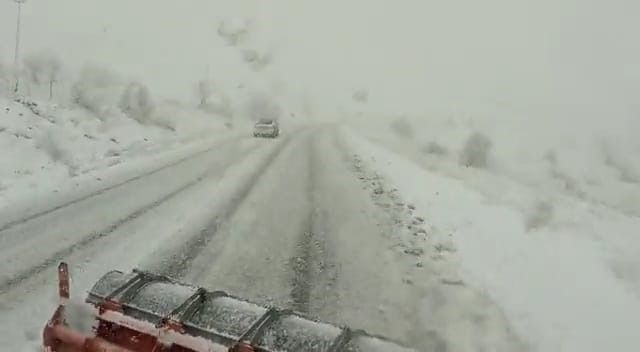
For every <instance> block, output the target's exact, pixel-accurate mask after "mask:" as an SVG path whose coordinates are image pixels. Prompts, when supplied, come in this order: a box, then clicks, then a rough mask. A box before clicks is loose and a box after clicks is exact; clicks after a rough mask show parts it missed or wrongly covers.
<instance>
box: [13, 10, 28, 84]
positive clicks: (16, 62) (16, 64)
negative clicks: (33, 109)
mask: <svg viewBox="0 0 640 352" xmlns="http://www.w3.org/2000/svg"><path fill="white" fill-rule="evenodd" d="M13 1H14V2H15V3H16V4H18V21H17V25H16V50H15V53H14V55H15V56H14V61H13V65H14V69H15V70H16V72H15V74H16V86H15V88H14V89H13V91H14V93H16V94H17V93H18V89H19V88H20V61H19V60H20V54H19V53H20V15H21V13H22V4H24V3H25V2H26V1H27V0H13Z"/></svg>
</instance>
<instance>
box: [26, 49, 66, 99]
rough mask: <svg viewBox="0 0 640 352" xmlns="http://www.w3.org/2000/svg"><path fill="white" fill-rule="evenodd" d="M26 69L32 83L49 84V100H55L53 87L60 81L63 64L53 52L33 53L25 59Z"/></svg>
mask: <svg viewBox="0 0 640 352" xmlns="http://www.w3.org/2000/svg"><path fill="white" fill-rule="evenodd" d="M24 67H25V70H26V73H27V77H28V78H29V81H30V82H31V83H34V84H37V85H40V84H47V85H48V87H49V99H53V87H54V84H55V83H56V82H57V81H58V80H59V78H60V77H59V76H60V71H61V69H62V62H61V61H60V59H59V58H58V56H57V55H56V54H55V53H54V52H53V51H51V50H43V51H39V52H36V53H32V54H30V55H28V56H27V57H25V58H24Z"/></svg>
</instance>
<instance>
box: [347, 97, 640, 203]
mask: <svg viewBox="0 0 640 352" xmlns="http://www.w3.org/2000/svg"><path fill="white" fill-rule="evenodd" d="M497 110H500V109H495V111H487V112H482V111H478V112H474V113H464V112H450V111H442V112H433V113H428V114H424V115H422V116H398V117H392V118H389V117H387V118H383V117H374V118H366V119H361V120H360V121H357V122H353V123H352V125H353V126H355V127H356V128H357V130H358V131H359V132H360V133H361V134H363V135H365V136H367V137H368V138H370V139H373V140H375V141H378V142H382V143H383V144H384V145H386V146H388V147H391V148H392V149H393V150H394V151H397V152H398V153H400V154H402V155H405V156H408V157H410V158H412V159H413V160H415V161H418V162H420V163H424V164H426V165H429V167H431V168H437V169H438V170H439V171H440V172H442V173H446V174H448V175H449V176H452V177H455V178H463V179H465V180H466V181H468V182H474V183H475V184H476V186H478V187H481V185H482V184H486V182H484V180H481V181H480V180H476V178H478V177H480V178H482V177H484V175H485V174H473V176H472V177H467V176H468V175H469V173H464V172H461V171H460V170H461V168H460V167H459V166H460V164H469V163H470V165H471V166H476V167H477V168H482V169H485V170H487V171H489V172H488V173H487V174H486V175H487V176H488V177H492V176H494V175H497V176H500V177H506V178H509V179H511V180H513V181H516V182H518V183H520V184H522V185H523V186H527V187H532V188H535V189H537V191H538V192H539V198H540V201H553V198H554V197H555V196H556V195H557V194H562V195H566V196H571V197H574V198H577V199H580V200H583V201H586V202H589V203H594V204H606V205H608V206H610V207H613V208H615V209H616V210H618V211H621V212H624V213H626V214H634V215H640V140H639V139H638V138H637V136H636V134H637V132H636V131H638V130H640V120H638V119H637V118H634V117H624V116H623V115H620V116H623V117H619V116H615V117H612V118H611V119H605V118H602V116H606V115H605V113H602V114H598V113H597V112H592V113H585V114H580V113H576V112H572V113H571V114H569V113H567V114H566V115H563V114H561V113H558V112H554V113H536V112H535V111H533V110H532V111H526V112H522V111H513V112H510V111H506V110H505V111H497ZM503 110H504V109H503ZM611 114H613V113H611ZM469 158H475V159H472V160H470V159H469ZM483 192H485V193H487V192H488V193H496V192H495V190H493V189H491V188H490V187H489V188H487V189H484V190H483Z"/></svg>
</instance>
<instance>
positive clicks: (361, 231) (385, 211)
mask: <svg viewBox="0 0 640 352" xmlns="http://www.w3.org/2000/svg"><path fill="white" fill-rule="evenodd" d="M345 138H348V134H346V133H341V131H340V130H339V129H338V128H335V127H333V126H319V127H313V128H308V129H301V130H299V131H297V132H295V133H291V134H289V135H284V136H282V138H280V139H277V140H268V139H251V138H236V139H228V140H225V141H221V142H220V143H218V144H215V145H214V146H213V147H211V148H210V149H208V150H206V151H203V152H199V153H196V154H194V155H192V156H190V157H187V158H183V159H181V160H177V161H176V162H174V163H170V164H168V165H156V167H155V168H152V169H149V170H146V171H145V172H141V174H140V175H139V177H135V178H132V179H130V180H128V181H125V182H121V183H119V184H116V185H115V186H112V187H107V188H106V189H104V190H102V191H97V192H94V193H92V194H91V195H89V196H86V195H85V196H83V197H81V196H80V195H78V200H76V201H69V202H67V203H65V204H50V209H54V210H53V211H50V212H46V211H45V212H40V213H38V214H35V215H33V214H25V215H24V217H23V218H22V219H9V220H10V221H9V220H7V221H5V218H4V217H3V216H2V214H0V258H2V262H3V270H2V271H0V315H1V316H2V317H3V319H2V323H0V340H1V341H2V342H3V346H5V347H7V346H9V347H10V348H9V349H8V350H14V351H35V350H37V347H38V346H39V343H40V332H41V328H42V325H43V324H44V322H45V321H46V319H47V317H48V316H49V314H50V313H51V312H52V310H53V307H54V305H55V299H56V297H55V278H56V275H55V266H56V264H57V263H58V262H59V261H62V260H64V261H67V262H69V263H70V265H71V268H72V275H73V290H74V292H72V295H76V297H82V296H83V294H84V291H85V290H86V289H88V288H89V287H90V286H91V284H92V283H93V282H94V281H95V280H97V279H98V278H99V277H100V276H101V275H102V274H103V273H104V272H106V271H108V270H112V269H118V270H124V271H127V270H130V269H132V268H134V267H139V268H143V269H148V270H153V271H156V272H161V273H165V274H168V275H171V276H173V277H176V278H179V279H182V280H183V281H187V282H191V283H193V284H197V285H202V286H205V287H207V288H209V289H215V290H225V291H228V292H229V293H232V294H234V295H237V296H241V297H244V298H247V299H250V300H254V301H257V302H260V303H274V304H278V305H280V306H283V307H291V308H295V309H297V310H299V311H302V312H305V313H308V314H309V315H311V316H313V317H318V318H320V319H324V320H328V321H331V322H335V323H338V324H348V325H350V326H352V327H354V328H362V329H365V330H367V331H369V332H371V333H375V334H381V335H384V336H387V337H389V338H392V339H395V340H398V341H402V342H403V343H404V344H407V345H409V346H413V347H417V348H419V349H420V350H425V351H481V350H483V351H520V350H525V347H524V345H523V344H522V343H521V342H520V341H519V339H518V338H517V337H516V336H515V335H514V334H513V333H512V329H511V328H510V326H509V324H508V323H507V321H506V319H505V318H504V316H503V314H502V312H501V310H500V308H499V307H497V306H496V305H495V304H494V303H493V302H492V301H491V300H490V299H489V298H488V297H487V296H486V295H484V294H482V293H479V292H477V291H476V290H474V289H473V288H471V287H468V286H467V285H465V284H464V283H463V282H462V281H460V279H459V278H457V276H456V264H455V256H454V255H452V254H451V253H450V251H447V250H446V248H439V249H438V250H437V251H435V250H433V249H432V247H433V246H429V239H428V236H427V230H425V228H427V225H425V224H424V223H425V221H427V222H428V219H427V220H425V219H424V218H423V217H420V216H417V215H415V214H413V206H411V205H409V204H406V203H405V202H403V200H402V199H401V198H400V197H399V196H398V195H397V194H396V193H394V191H393V190H387V189H383V188H382V187H381V186H380V185H378V184H377V183H376V182H377V181H376V177H377V175H376V173H375V171H374V170H371V171H369V170H367V169H366V168H363V167H362V165H360V163H359V160H358V158H357V156H354V153H353V152H352V151H351V150H350V149H349V148H348V147H347V146H348V145H349V144H348V143H346V142H345Z"/></svg>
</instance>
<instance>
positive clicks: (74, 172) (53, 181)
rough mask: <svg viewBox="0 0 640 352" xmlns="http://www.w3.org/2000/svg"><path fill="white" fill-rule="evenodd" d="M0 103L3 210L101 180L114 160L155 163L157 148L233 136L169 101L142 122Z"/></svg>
mask: <svg viewBox="0 0 640 352" xmlns="http://www.w3.org/2000/svg"><path fill="white" fill-rule="evenodd" d="M0 108H1V109H2V110H1V111H0V115H1V116H2V118H1V119H0V150H2V154H1V156H0V210H2V213H3V214H5V215H6V212H5V211H4V209H8V208H14V207H15V206H16V203H21V200H22V199H30V200H31V201H33V199H42V198H47V197H50V196H51V195H52V194H54V195H55V194H57V193H68V192H67V191H70V190H72V189H74V188H77V187H84V185H86V183H87V182H93V183H101V182H103V178H104V177H103V176H102V174H103V173H104V172H105V170H107V169H110V168H113V167H114V166H116V165H121V164H126V163H129V162H131V161H135V162H136V163H143V164H144V162H145V161H148V160H153V161H154V162H157V161H158V160H157V159H158V154H159V153H161V152H166V151H169V150H176V149H180V148H183V149H184V148H189V145H191V146H192V147H193V145H194V143H195V144H198V143H199V144H201V146H200V147H202V145H203V144H207V143H208V142H210V141H215V140H218V139H221V138H224V137H225V136H229V135H231V134H232V133H233V132H232V131H230V129H229V127H228V126H226V125H225V120H224V119H222V118H217V117H215V116H212V115H208V114H204V113H202V112H199V111H197V110H196V109H188V108H187V107H183V106H179V105H176V104H160V105H158V106H157V107H156V109H155V111H154V115H153V119H154V120H153V121H152V122H150V123H148V124H141V123H139V122H138V121H136V120H134V119H131V118H128V117H127V116H126V115H124V114H113V116H110V117H109V118H108V119H100V118H98V117H96V116H95V115H93V114H91V113H89V112H88V111H85V110H83V109H79V108H68V107H60V106H56V105H52V104H43V103H38V102H33V101H30V100H27V99H25V98H22V99H20V101H12V100H9V99H6V98H0ZM158 121H164V122H165V123H159V122H158ZM169 123H170V124H169ZM241 129H242V128H241ZM194 148H195V149H198V148H199V147H198V146H197V145H196V146H195V147H194ZM187 152H188V151H187ZM137 170H138V171H140V169H139V168H137ZM101 176H102V177H101Z"/></svg>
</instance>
